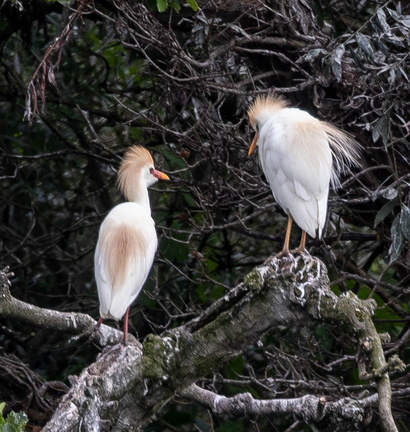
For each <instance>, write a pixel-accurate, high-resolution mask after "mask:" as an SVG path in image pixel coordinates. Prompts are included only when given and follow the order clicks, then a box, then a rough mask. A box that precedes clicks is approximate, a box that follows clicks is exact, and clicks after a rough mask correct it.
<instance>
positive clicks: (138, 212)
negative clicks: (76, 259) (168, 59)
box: [94, 146, 169, 344]
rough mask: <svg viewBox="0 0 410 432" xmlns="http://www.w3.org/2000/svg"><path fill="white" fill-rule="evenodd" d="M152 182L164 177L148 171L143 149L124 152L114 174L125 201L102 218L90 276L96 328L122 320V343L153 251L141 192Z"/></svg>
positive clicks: (152, 231)
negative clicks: (96, 306)
mask: <svg viewBox="0 0 410 432" xmlns="http://www.w3.org/2000/svg"><path fill="white" fill-rule="evenodd" d="M158 179H162V180H169V177H168V176H167V175H166V174H164V173H162V172H160V171H157V170H156V169H155V168H154V161H153V159H152V157H151V155H150V153H149V152H148V151H147V150H146V149H145V148H144V147H140V146H133V147H130V148H129V149H128V150H127V152H126V153H125V155H124V158H123V161H122V163H121V166H120V168H119V171H118V186H119V188H120V190H121V191H122V192H123V194H124V196H125V198H126V199H127V200H128V201H129V202H125V203H122V204H119V205H117V206H116V207H114V208H113V209H112V210H111V211H110V212H109V213H108V215H107V216H106V218H105V219H104V221H103V223H102V225H101V228H100V232H99V236H98V242H97V247H96V250H95V256H94V271H95V280H96V282H97V288H98V297H99V300H100V319H99V320H98V323H97V327H99V326H100V325H101V323H102V321H103V319H105V318H109V319H114V320H117V321H119V320H121V318H122V317H124V339H123V343H124V344H126V343H127V339H128V314H129V308H130V306H131V304H132V302H133V301H134V300H135V299H136V297H137V296H138V294H139V292H140V291H141V288H142V286H143V285H144V282H145V280H146V279H147V276H148V273H149V271H150V269H151V266H152V263H153V260H154V255H155V252H156V250H157V245H158V239H157V234H156V231H155V224H154V220H153V219H152V217H151V207H150V202H149V197H148V189H147V188H148V187H149V186H151V185H153V184H154V183H155V182H156V181H157V180H158ZM124 315H125V316H124Z"/></svg>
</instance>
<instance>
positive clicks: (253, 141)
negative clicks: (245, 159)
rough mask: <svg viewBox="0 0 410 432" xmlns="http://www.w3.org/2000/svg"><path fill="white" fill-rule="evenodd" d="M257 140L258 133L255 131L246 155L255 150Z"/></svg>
mask: <svg viewBox="0 0 410 432" xmlns="http://www.w3.org/2000/svg"><path fill="white" fill-rule="evenodd" d="M257 141H258V134H257V133H256V134H255V137H254V138H253V140H252V143H251V146H250V147H249V150H248V156H249V155H250V154H251V153H252V152H253V151H254V150H255V147H256V142H257Z"/></svg>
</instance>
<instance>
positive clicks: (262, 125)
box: [248, 95, 360, 255]
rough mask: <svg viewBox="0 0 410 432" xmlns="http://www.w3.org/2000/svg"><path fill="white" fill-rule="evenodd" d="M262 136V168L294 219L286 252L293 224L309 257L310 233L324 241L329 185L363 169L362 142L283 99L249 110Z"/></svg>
mask: <svg viewBox="0 0 410 432" xmlns="http://www.w3.org/2000/svg"><path fill="white" fill-rule="evenodd" d="M248 116H249V121H250V123H251V126H252V128H253V129H254V130H255V132H256V134H255V137H254V139H253V141H252V144H251V146H250V148H249V152H248V154H249V155H250V154H251V153H252V151H253V150H254V149H255V147H256V145H257V146H258V148H259V160H260V163H261V165H262V170H263V172H264V174H265V176H266V179H267V180H268V182H269V185H270V187H271V189H272V193H273V196H274V197H275V199H276V201H277V202H278V203H279V205H280V206H281V207H282V208H283V210H284V211H285V213H286V214H287V216H288V224H287V228H286V235H285V241H284V245H283V250H282V252H281V253H280V254H279V255H284V254H288V253H289V241H290V233H291V229H292V222H293V220H294V221H295V222H296V223H297V224H298V225H299V227H300V228H301V229H302V237H301V241H300V245H299V247H298V248H297V249H296V251H295V252H299V253H304V252H305V244H306V233H308V234H309V235H310V236H311V237H316V234H317V235H318V237H319V238H320V237H321V235H322V230H323V226H324V224H325V220H326V212H327V199H328V194H329V184H330V183H331V184H332V186H336V185H338V184H339V174H340V173H341V172H344V171H345V170H346V168H347V166H348V165H352V164H356V165H358V158H359V148H360V146H359V144H358V143H357V142H356V141H355V140H354V139H353V138H352V137H350V136H349V135H348V134H346V133H344V132H343V131H341V130H339V129H338V128H336V127H335V126H333V125H331V124H329V123H326V122H323V121H320V120H318V119H316V118H314V117H312V116H311V115H310V114H309V113H307V112H306V111H302V110H300V109H298V108H289V107H288V103H287V101H286V100H285V99H284V98H282V97H281V96H277V95H268V96H260V97H258V98H257V99H256V100H255V101H254V103H253V104H252V105H251V106H250V108H249V110H248Z"/></svg>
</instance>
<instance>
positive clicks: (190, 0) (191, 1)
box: [186, 0, 198, 12]
mask: <svg viewBox="0 0 410 432" xmlns="http://www.w3.org/2000/svg"><path fill="white" fill-rule="evenodd" d="M186 2H187V3H188V4H189V6H191V9H193V10H194V11H195V12H197V10H198V3H197V2H196V1H195V0H186Z"/></svg>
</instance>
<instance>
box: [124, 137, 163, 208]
mask: <svg viewBox="0 0 410 432" xmlns="http://www.w3.org/2000/svg"><path fill="white" fill-rule="evenodd" d="M159 179H160V180H169V177H168V176H167V175H166V174H164V173H163V172H161V171H158V170H156V169H155V167H154V160H153V159H152V156H151V154H150V153H149V151H148V150H147V149H145V148H144V147H141V146H137V145H136V146H132V147H130V148H129V149H128V150H127V151H126V153H125V155H124V158H123V160H122V163H121V166H120V169H119V171H118V185H119V188H120V189H121V191H122V192H123V194H124V196H125V197H126V198H127V199H128V200H129V201H135V195H136V194H137V191H138V190H139V189H141V188H145V189H146V188H148V187H150V186H152V185H153V184H154V183H155V182H156V181H157V180H159Z"/></svg>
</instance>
